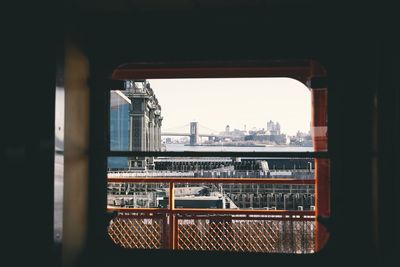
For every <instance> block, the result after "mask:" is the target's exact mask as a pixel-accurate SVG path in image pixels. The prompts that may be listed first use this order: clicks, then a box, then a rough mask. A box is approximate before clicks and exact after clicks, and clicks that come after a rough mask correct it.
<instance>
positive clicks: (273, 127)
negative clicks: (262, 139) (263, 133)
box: [267, 120, 281, 135]
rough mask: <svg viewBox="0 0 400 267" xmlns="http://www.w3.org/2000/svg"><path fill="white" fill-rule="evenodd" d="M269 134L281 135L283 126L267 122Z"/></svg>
mask: <svg viewBox="0 0 400 267" xmlns="http://www.w3.org/2000/svg"><path fill="white" fill-rule="evenodd" d="M267 134H270V135H280V134H281V126H280V124H279V122H276V123H274V122H273V121H272V120H270V121H269V122H267Z"/></svg>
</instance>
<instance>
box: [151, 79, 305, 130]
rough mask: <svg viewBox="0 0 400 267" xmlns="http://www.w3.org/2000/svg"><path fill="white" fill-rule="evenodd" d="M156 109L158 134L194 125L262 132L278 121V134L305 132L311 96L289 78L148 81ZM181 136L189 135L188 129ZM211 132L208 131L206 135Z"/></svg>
mask: <svg viewBox="0 0 400 267" xmlns="http://www.w3.org/2000/svg"><path fill="white" fill-rule="evenodd" d="M148 81H149V82H150V85H151V88H152V89H153V90H154V93H155V95H156V97H157V99H158V101H159V103H160V105H161V111H162V112H161V114H162V116H163V118H164V120H163V125H162V131H163V132H168V131H169V132H172V131H180V132H182V131H183V130H184V125H187V124H189V123H190V122H191V121H197V122H198V123H199V124H200V125H201V127H200V133H201V129H203V131H206V128H202V126H205V127H207V128H209V129H213V130H216V131H224V130H225V126H226V125H229V126H230V129H231V130H233V129H235V128H236V129H239V130H244V127H245V125H246V129H247V130H252V129H253V128H256V129H262V128H265V129H266V128H267V122H268V121H270V120H272V121H274V122H279V124H280V125H281V133H284V134H288V135H295V134H296V133H297V131H302V132H308V131H309V129H310V121H311V94H310V91H309V90H308V88H307V87H306V86H305V85H304V84H302V83H301V82H299V81H297V80H294V79H290V78H218V79H156V80H153V79H149V80H148ZM186 127H187V130H186V132H189V127H188V126H186ZM209 132H211V131H209Z"/></svg>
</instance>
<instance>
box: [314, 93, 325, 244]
mask: <svg viewBox="0 0 400 267" xmlns="http://www.w3.org/2000/svg"><path fill="white" fill-rule="evenodd" d="M311 95H312V103H313V118H312V119H313V125H312V127H313V143H314V149H315V151H316V152H318V151H326V150H327V148H328V147H327V144H328V136H327V126H328V125H327V122H328V114H327V105H328V93H327V89H326V88H324V89H313V90H311ZM329 174H330V170H329V159H315V183H316V184H315V196H316V198H315V213H316V243H315V251H319V250H321V248H322V247H323V246H324V245H325V244H326V242H327V240H328V238H329V233H328V230H327V229H326V228H325V226H324V225H322V224H321V222H319V221H318V220H317V219H318V217H322V218H328V217H329V216H330V178H329Z"/></svg>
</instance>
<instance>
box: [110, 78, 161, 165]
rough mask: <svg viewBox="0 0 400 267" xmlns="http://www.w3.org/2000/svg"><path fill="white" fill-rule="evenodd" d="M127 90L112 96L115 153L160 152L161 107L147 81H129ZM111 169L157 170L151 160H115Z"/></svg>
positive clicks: (112, 147)
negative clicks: (118, 151)
mask: <svg viewBox="0 0 400 267" xmlns="http://www.w3.org/2000/svg"><path fill="white" fill-rule="evenodd" d="M125 87H126V91H125V92H124V93H122V92H121V91H113V92H112V93H111V110H110V139H111V143H110V148H111V150H120V151H122V150H129V151H160V150H161V125H162V119H163V118H162V116H161V106H160V105H159V103H158V100H157V98H156V96H155V94H154V92H153V89H152V88H151V87H150V83H148V82H147V81H146V80H140V81H126V82H125ZM108 164H109V168H128V167H129V169H137V170H147V169H152V168H154V163H153V159H152V158H150V157H135V158H125V157H123V158H113V159H110V160H109V161H108Z"/></svg>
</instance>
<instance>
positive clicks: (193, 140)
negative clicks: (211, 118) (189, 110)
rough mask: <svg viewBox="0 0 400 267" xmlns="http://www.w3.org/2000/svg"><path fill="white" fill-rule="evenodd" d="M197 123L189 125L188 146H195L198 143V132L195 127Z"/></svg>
mask: <svg viewBox="0 0 400 267" xmlns="http://www.w3.org/2000/svg"><path fill="white" fill-rule="evenodd" d="M197 125H198V124H197V122H191V123H190V145H191V146H196V145H198V143H199V132H198V127H197Z"/></svg>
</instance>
